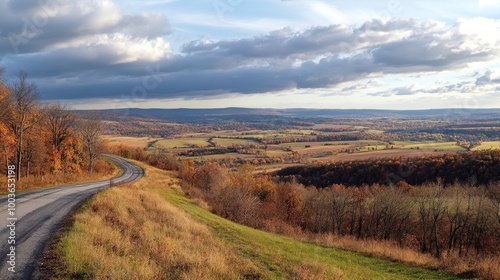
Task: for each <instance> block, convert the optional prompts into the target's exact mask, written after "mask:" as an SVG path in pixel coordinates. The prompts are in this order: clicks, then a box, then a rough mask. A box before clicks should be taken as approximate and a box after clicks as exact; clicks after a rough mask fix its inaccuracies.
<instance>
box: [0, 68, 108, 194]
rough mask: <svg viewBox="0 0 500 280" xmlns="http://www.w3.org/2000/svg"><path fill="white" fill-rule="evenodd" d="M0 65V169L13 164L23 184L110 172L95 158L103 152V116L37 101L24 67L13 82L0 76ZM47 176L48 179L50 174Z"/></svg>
mask: <svg viewBox="0 0 500 280" xmlns="http://www.w3.org/2000/svg"><path fill="white" fill-rule="evenodd" d="M2 72H3V70H2V69H0V139H1V140H0V155H1V157H2V164H0V174H5V172H6V170H7V166H8V165H15V166H16V171H17V172H16V174H17V180H18V181H19V180H21V179H23V180H21V181H20V182H19V183H20V186H22V188H31V187H33V186H35V185H38V184H39V183H41V182H42V181H44V180H45V181H46V182H47V183H49V182H52V183H54V182H55V181H52V180H54V179H55V178H59V179H62V180H64V179H65V178H66V177H71V178H74V175H78V174H93V173H99V172H101V171H105V172H109V170H110V169H111V170H112V167H110V166H108V165H107V164H106V163H104V162H103V161H102V160H100V159H99V158H98V157H99V156H100V154H101V153H102V152H103V151H104V146H105V143H104V142H103V140H102V137H101V136H102V132H103V125H102V121H101V120H100V119H99V118H98V117H96V116H95V114H90V113H87V114H86V115H84V116H80V115H77V114H75V112H74V111H73V110H72V109H71V108H68V107H67V106H65V105H63V104H61V103H42V102H40V100H39V99H40V93H39V91H38V87H37V85H36V84H35V83H33V82H31V81H30V80H29V78H28V74H27V73H26V72H23V71H21V72H19V73H18V74H17V76H16V79H15V80H14V81H5V80H4V79H2V78H1V77H2ZM49 177H50V179H49Z"/></svg>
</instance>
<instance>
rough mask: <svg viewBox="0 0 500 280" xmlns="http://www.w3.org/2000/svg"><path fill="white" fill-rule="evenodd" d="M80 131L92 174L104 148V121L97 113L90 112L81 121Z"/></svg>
mask: <svg viewBox="0 0 500 280" xmlns="http://www.w3.org/2000/svg"><path fill="white" fill-rule="evenodd" d="M78 132H79V134H80V137H81V139H82V142H83V146H84V149H85V153H86V154H87V160H88V172H89V174H92V168H93V166H94V161H95V159H96V158H97V157H98V156H99V154H100V153H101V152H102V149H103V141H102V138H101V135H102V122H101V120H100V119H99V118H98V117H97V116H96V115H95V114H93V115H91V114H89V115H88V116H86V117H85V119H82V120H81V121H80V124H79V127H78Z"/></svg>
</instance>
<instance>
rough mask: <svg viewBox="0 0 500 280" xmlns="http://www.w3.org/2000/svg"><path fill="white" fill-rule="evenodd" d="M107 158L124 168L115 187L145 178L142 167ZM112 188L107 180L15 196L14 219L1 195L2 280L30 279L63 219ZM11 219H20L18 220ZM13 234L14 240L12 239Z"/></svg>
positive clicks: (0, 249) (117, 177)
mask: <svg viewBox="0 0 500 280" xmlns="http://www.w3.org/2000/svg"><path fill="white" fill-rule="evenodd" d="M106 157H108V158H109V159H111V160H112V161H114V162H115V163H116V164H117V165H118V166H119V167H120V168H121V169H122V172H121V173H120V174H119V175H118V176H116V177H114V178H113V179H111V181H112V182H113V185H116V184H122V183H128V182H132V181H135V180H137V179H139V178H140V177H142V175H143V170H142V169H141V168H140V167H139V166H137V165H135V164H132V163H130V162H128V161H125V160H123V159H121V158H119V157H115V156H106ZM0 186H1V187H2V188H7V178H4V180H2V179H1V178H0ZM109 186H110V180H105V181H99V182H92V183H82V184H73V185H65V186H58V187H53V188H46V189H41V190H34V191H30V192H26V193H23V194H19V195H16V201H15V204H16V205H15V216H11V215H10V214H11V213H10V211H9V209H8V203H9V201H8V197H7V196H5V195H3V196H0V225H2V226H1V227H0V229H1V230H0V279H30V278H31V276H32V274H33V272H34V270H35V268H36V264H37V262H38V260H39V258H40V256H41V254H42V252H43V249H44V248H45V245H46V244H47V243H48V242H49V241H50V239H51V237H52V233H53V232H55V231H56V230H57V228H58V227H59V226H60V225H61V223H62V221H63V220H64V218H66V217H67V216H68V215H69V214H71V213H72V212H73V211H74V210H75V209H76V208H77V207H78V206H80V205H81V204H82V203H83V202H84V201H86V200H87V199H88V198H90V197H91V196H92V195H93V194H95V193H96V192H98V191H100V190H103V189H106V188H108V187H109ZM11 206H12V205H11ZM9 218H10V220H9ZM12 218H17V220H14V219H12ZM12 223H14V224H12ZM13 234H14V238H12V236H13ZM12 240H15V244H9V242H12ZM11 246H15V250H11V249H12V248H11ZM12 252H14V253H15V255H13V254H12ZM9 255H10V256H9ZM13 258H15V260H14V261H15V267H14V269H13V270H14V271H15V272H12V271H11V270H12V265H14V263H13V262H10V263H9V261H10V260H12V259H13ZM9 268H11V270H9Z"/></svg>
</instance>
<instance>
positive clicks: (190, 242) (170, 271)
mask: <svg viewBox="0 0 500 280" xmlns="http://www.w3.org/2000/svg"><path fill="white" fill-rule="evenodd" d="M144 168H145V170H146V176H145V177H144V178H143V179H141V180H140V181H138V182H136V183H133V184H131V185H127V186H120V187H114V188H111V189H110V190H107V191H105V192H103V193H101V194H98V195H97V196H96V197H94V198H93V199H92V200H91V201H90V202H89V203H87V204H86V205H85V206H84V207H83V209H81V211H79V213H78V214H76V215H75V217H74V223H73V224H72V225H71V226H70V227H69V229H68V230H67V231H66V232H65V233H64V235H63V237H62V238H61V240H60V242H59V243H58V245H57V248H56V252H58V258H59V259H60V262H59V263H61V266H60V267H58V268H56V269H55V270H56V271H51V272H50V273H51V274H52V275H54V276H53V277H56V278H79V279H89V278H91V279H92V278H97V279H103V278H116V279H118V278H124V277H126V278H129V279H202V278H203V279H456V278H455V277H454V276H452V275H449V274H446V273H442V272H438V271H434V270H427V269H423V268H417V267H413V266H410V265H406V264H400V263H397V262H391V261H386V260H381V259H376V258H371V257H366V256H362V255H360V254H357V253H351V252H347V251H344V250H340V249H332V248H327V247H323V246H319V245H315V244H312V243H307V242H302V241H298V240H294V239H291V238H287V237H282V236H279V235H275V234H271V233H266V232H263V231H259V230H255V229H251V228H248V227H245V226H241V225H238V224H235V223H232V222H230V221H228V220H225V219H222V218H220V217H218V216H216V215H214V214H212V213H210V212H208V211H206V210H204V209H202V208H200V207H198V206H197V205H196V204H194V203H193V202H191V201H190V200H189V199H187V198H186V197H185V196H184V195H183V193H182V191H181V189H180V187H179V186H178V182H177V179H176V178H174V177H173V174H172V173H170V172H166V171H160V170H158V169H155V168H151V167H147V166H144Z"/></svg>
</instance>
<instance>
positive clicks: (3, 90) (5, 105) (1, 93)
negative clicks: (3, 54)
mask: <svg viewBox="0 0 500 280" xmlns="http://www.w3.org/2000/svg"><path fill="white" fill-rule="evenodd" d="M2 73H3V69H2V68H0V123H2V122H5V121H6V120H7V119H8V117H9V115H10V113H11V112H10V109H11V108H10V99H9V95H10V91H9V88H8V87H7V86H6V85H5V83H4V81H3V79H2Z"/></svg>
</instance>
